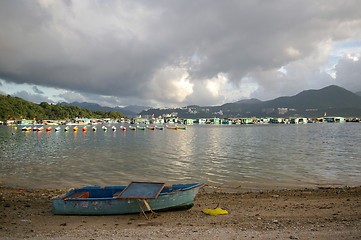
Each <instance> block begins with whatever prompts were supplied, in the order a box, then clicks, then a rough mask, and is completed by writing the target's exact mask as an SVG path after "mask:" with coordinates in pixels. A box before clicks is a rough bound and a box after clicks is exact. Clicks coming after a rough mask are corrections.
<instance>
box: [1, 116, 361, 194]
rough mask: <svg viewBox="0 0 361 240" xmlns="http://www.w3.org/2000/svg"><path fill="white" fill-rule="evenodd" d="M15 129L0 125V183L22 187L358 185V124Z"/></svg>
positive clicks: (360, 131) (360, 181) (360, 126)
mask: <svg viewBox="0 0 361 240" xmlns="http://www.w3.org/2000/svg"><path fill="white" fill-rule="evenodd" d="M114 126H116V128H117V131H116V132H113V131H111V126H109V125H108V126H107V127H108V131H106V132H105V131H102V130H101V126H97V128H98V130H97V131H96V132H93V131H91V129H90V127H88V131H87V132H82V131H81V129H79V131H78V132H73V131H72V130H70V131H68V132H65V131H64V130H63V129H64V127H65V126H61V128H62V129H61V131H59V132H55V131H54V130H53V131H51V132H45V131H43V132H32V131H31V132H23V131H21V127H18V128H17V129H16V130H15V129H14V128H13V127H9V126H1V127H0V150H1V153H0V181H1V182H2V183H5V184H7V185H16V186H22V187H40V188H49V187H74V186H77V187H80V186H87V185H101V186H104V185H120V184H122V185H123V184H128V183H129V182H130V181H155V182H166V183H183V182H204V183H206V184H209V185H212V186H222V187H229V188H233V189H235V188H237V187H239V188H242V189H249V188H280V187H288V188H296V187H314V186H325V185H332V186H335V185H336V186H337V185H350V186H354V185H360V184H361V148H360V147H359V146H360V142H361V124H360V123H320V124H316V123H314V124H302V125H301V124H299V125H273V124H269V125H193V126H188V128H187V130H171V129H164V130H154V131H153V130H144V131H142V130H137V131H131V130H129V129H128V130H127V131H125V132H123V131H121V130H120V125H119V124H114Z"/></svg>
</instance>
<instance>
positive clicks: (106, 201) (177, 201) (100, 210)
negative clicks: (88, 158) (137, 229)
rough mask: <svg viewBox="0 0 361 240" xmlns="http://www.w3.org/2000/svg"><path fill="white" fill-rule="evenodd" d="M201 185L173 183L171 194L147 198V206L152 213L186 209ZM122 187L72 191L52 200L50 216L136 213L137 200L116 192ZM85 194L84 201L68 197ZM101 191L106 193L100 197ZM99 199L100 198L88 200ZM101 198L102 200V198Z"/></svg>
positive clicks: (87, 188)
mask: <svg viewBox="0 0 361 240" xmlns="http://www.w3.org/2000/svg"><path fill="white" fill-rule="evenodd" d="M202 185H203V184H202V183H195V184H177V185H173V186H172V189H173V190H172V191H170V190H167V188H165V189H164V190H163V191H162V192H161V193H160V194H159V196H158V197H157V198H156V199H149V200H147V201H148V204H149V206H150V207H151V209H152V210H154V211H168V210H181V209H189V208H191V207H192V206H193V205H194V198H195V196H196V194H197V193H198V191H199V188H200V187H201V186H202ZM125 187H126V186H106V187H104V188H101V187H99V186H95V187H85V188H82V189H75V190H72V191H70V192H68V193H67V194H66V195H64V196H61V197H57V198H54V199H52V205H53V213H54V214H57V215H111V214H131V213H139V212H140V211H141V210H140V208H139V205H138V203H137V201H138V200H137V199H120V198H117V197H116V196H115V197H113V195H117V193H119V192H121V191H122V190H124V189H125ZM84 191H86V192H89V194H90V197H87V198H71V197H70V198H68V196H70V195H71V194H74V193H77V192H84ZM101 192H107V193H106V194H105V195H106V196H105V195H102V193H101ZM92 195H94V196H97V195H98V196H101V195H102V196H101V197H92ZM104 196H105V197H104Z"/></svg>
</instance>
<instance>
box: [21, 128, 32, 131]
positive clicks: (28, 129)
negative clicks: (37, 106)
mask: <svg viewBox="0 0 361 240" xmlns="http://www.w3.org/2000/svg"><path fill="white" fill-rule="evenodd" d="M21 130H22V131H24V132H29V131H30V130H31V127H23V128H22V129H21Z"/></svg>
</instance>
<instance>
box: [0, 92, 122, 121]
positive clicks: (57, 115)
mask: <svg viewBox="0 0 361 240" xmlns="http://www.w3.org/2000/svg"><path fill="white" fill-rule="evenodd" d="M122 117H123V114H122V113H121V112H117V111H110V112H106V111H91V110H89V109H87V108H80V107H77V106H65V105H60V104H48V103H46V102H42V103H40V104H36V103H32V102H28V101H25V100H23V99H21V98H18V97H11V96H10V95H7V96H4V95H0V119H1V120H6V119H10V118H13V119H19V118H24V119H34V118H35V119H37V120H38V119H54V120H60V119H64V120H65V119H72V118H112V119H120V118H122Z"/></svg>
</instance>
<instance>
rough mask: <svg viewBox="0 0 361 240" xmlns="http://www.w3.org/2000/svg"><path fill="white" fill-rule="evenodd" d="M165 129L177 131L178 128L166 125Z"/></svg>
mask: <svg viewBox="0 0 361 240" xmlns="http://www.w3.org/2000/svg"><path fill="white" fill-rule="evenodd" d="M167 128H168V129H173V130H177V129H178V126H168V125H167Z"/></svg>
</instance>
